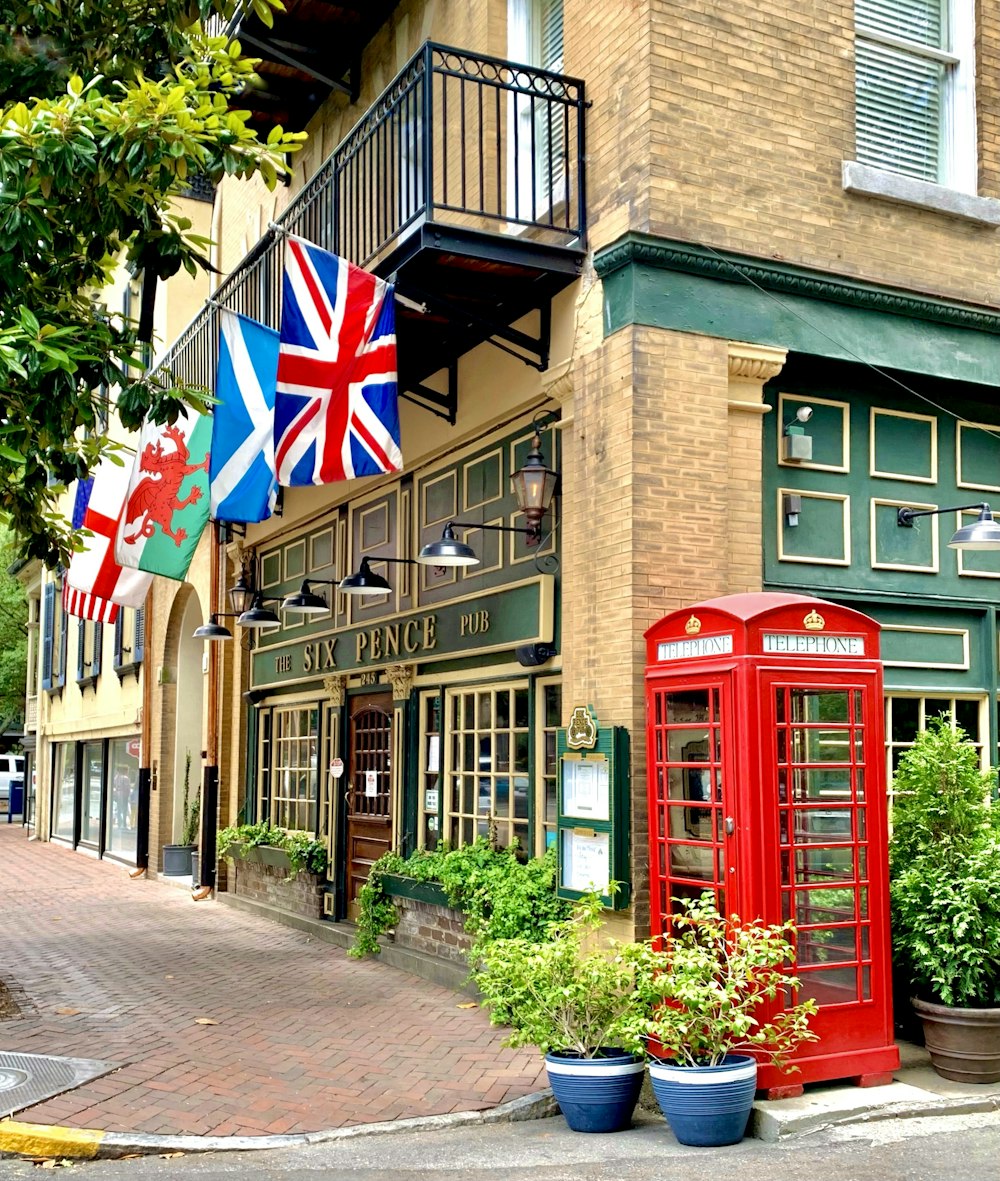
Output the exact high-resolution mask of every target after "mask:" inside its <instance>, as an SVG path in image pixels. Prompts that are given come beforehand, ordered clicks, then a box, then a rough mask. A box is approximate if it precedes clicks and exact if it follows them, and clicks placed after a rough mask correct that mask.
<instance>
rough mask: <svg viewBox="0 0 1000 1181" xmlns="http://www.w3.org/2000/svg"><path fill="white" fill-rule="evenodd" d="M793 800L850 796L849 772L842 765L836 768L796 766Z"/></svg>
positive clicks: (820, 800)
mask: <svg viewBox="0 0 1000 1181" xmlns="http://www.w3.org/2000/svg"><path fill="white" fill-rule="evenodd" d="M793 776H794V780H793V782H794V784H795V802H796V803H806V802H816V803H820V802H832V801H837V800H849V799H850V798H851V772H850V768H848V767H844V768H842V769H838V770H829V771H828V770H826V769H825V768H824V769H820V768H817V769H814V770H804V769H802V768H798V767H797V768H796V769H795V771H794V772H793Z"/></svg>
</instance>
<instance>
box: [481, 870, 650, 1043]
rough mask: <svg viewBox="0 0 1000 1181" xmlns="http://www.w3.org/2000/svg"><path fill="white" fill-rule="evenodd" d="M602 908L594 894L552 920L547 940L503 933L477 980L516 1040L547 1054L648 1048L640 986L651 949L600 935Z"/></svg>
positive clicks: (498, 1021)
mask: <svg viewBox="0 0 1000 1181" xmlns="http://www.w3.org/2000/svg"><path fill="white" fill-rule="evenodd" d="M601 915H602V906H601V899H600V897H599V896H598V895H597V894H587V895H585V896H584V897H583V898H581V899H580V900H579V901H578V902H577V903H576V904H575V905H574V907H573V911H572V914H570V916H569V917H568V918H565V919H560V920H558V921H556V922H553V923H550V924H549V927H548V931H547V938H546V940H545V942H542V943H539V942H536V941H535V940H534V939H531V938H524V937H521V938H513V939H496V940H494V941H492V942H490V943H489V944H488V945H487V946H486V947H485V949H484V950H483V957H482V963H481V964H480V966H479V967H478V968H477V969H476V970H475V971H474V973H473V978H474V979H475V982H476V984H477V985H478V986H479V989H480V991H481V992H482V994H483V998H484V1000H483V1003H484V1004H485V1005H486V1006H487V1008H488V1009H489V1011H490V1020H491V1021H492V1022H493V1024H494V1025H509V1026H510V1027H511V1033H510V1034H509V1035H508V1037H507V1038H506V1040H505V1042H504V1044H505V1045H508V1046H537V1047H538V1049H539V1050H541V1052H542V1053H543V1054H547V1053H549V1052H550V1051H553V1050H555V1051H571V1052H572V1053H574V1054H576V1055H578V1056H579V1057H581V1058H593V1057H600V1056H601V1055H602V1053H603V1051H604V1050H606V1049H608V1048H609V1047H616V1048H618V1049H620V1050H624V1051H626V1052H627V1053H631V1054H641V1053H643V1052H644V1051H645V1032H646V1012H645V1009H644V1008H643V1003H642V998H641V996H640V993H639V991H638V988H637V983H638V973H639V971H640V967H641V965H642V964H643V963H644V957H645V948H644V947H643V945H642V944H638V943H619V942H617V941H615V940H608V941H607V942H606V943H600V942H598V941H597V940H596V938H595V935H596V932H597V929H598V928H599V927H600V925H601Z"/></svg>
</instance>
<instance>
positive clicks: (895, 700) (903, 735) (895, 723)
mask: <svg viewBox="0 0 1000 1181" xmlns="http://www.w3.org/2000/svg"><path fill="white" fill-rule="evenodd" d="M985 704H986V701H985V698H983V697H930V696H927V697H919V696H910V695H909V694H907V695H903V694H898V695H897V694H890V695H888V696H887V697H886V699H885V742H886V771H887V779H888V783H889V802H890V805H891V803H892V777H893V775H894V774H895V772H896V767H897V766H898V765H899V760H900V758H901V757H902V756H903V754H904V753H905V752H906V751H907V750H909V749H910V747H911V746H912V745H913V743H914V742H915V741H916V738H917V735H918V734H919V733H921V731H923V730H925V729H926V728H927V723H928V721H930V720H931V719H932V718H937V717H941V716H942V715H944V716H945V717H946V718H947V719H948V720H949V722H950V723H951V724H952V726H961V728H962V729H963V730H964V731H965V733H966V734H967V735H968V736H969V738H970V739H971V740H972V742H973V743H974V744H975V745H976V748H977V749H978V750H979V753H980V759H981V760H982V762H983V767H984V769H985V767H986V765H987V764H986V751H985V746H984V742H985V735H986V734H987V731H988V725H987V721H986V712H985V708H984V707H985Z"/></svg>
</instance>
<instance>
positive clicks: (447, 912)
mask: <svg viewBox="0 0 1000 1181" xmlns="http://www.w3.org/2000/svg"><path fill="white" fill-rule="evenodd" d="M382 888H383V890H384V891H385V893H386V894H388V895H389V897H390V898H391V899H392V901H393V904H394V905H395V907H396V911H397V913H398V914H399V921H398V922H397V923H396V926H395V928H394V934H393V942H394V943H395V944H396V945H397V947H405V948H409V949H410V950H412V951H419V952H423V953H424V954H425V955H430V956H434V957H436V958H437V959H441V960H446V961H448V962H449V963H458V964H462V965H463V966H464V965H466V964H467V962H468V961H467V958H466V956H467V953H468V950H469V948H470V947H471V946H472V936H471V935H468V934H467V933H466V930H465V915H464V914H463V913H462V912H461V911H460V910H456V909H455V908H454V907H453V906H450V905H449V903H448V895H447V894H446V893H445V890H444V887H443V886H442V885H440V884H439V883H438V882H423V881H418V880H417V879H416V878H410V877H406V876H405V875H404V874H395V873H387V874H385V875H384V877H383V878H382Z"/></svg>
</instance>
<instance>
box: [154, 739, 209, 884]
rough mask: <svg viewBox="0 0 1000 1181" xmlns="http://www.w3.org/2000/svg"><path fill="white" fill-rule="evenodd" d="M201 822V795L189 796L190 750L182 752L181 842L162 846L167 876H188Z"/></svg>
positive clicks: (164, 869) (164, 868) (164, 870)
mask: <svg viewBox="0 0 1000 1181" xmlns="http://www.w3.org/2000/svg"><path fill="white" fill-rule="evenodd" d="M200 822H201V796H200V795H199V794H198V792H197V790H196V791H195V795H194V798H193V799H192V798H191V752H190V751H189V750H188V751H185V752H184V788H183V791H182V794H181V843H180V844H179V845H164V846H163V872H164V874H165V875H166V876H167V877H190V876H191V870H192V857H193V856H194V852H195V849H196V847H197V846H196V841H197V839H198V825H199V824H200Z"/></svg>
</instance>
